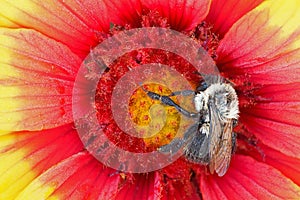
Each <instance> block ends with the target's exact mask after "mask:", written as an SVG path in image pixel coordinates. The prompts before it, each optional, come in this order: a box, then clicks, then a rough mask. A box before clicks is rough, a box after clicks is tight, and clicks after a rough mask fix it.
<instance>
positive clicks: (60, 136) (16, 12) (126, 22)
mask: <svg viewBox="0 0 300 200" xmlns="http://www.w3.org/2000/svg"><path fill="white" fill-rule="evenodd" d="M299 8H300V5H299V2H298V1H297V0H287V1H283V0H278V1H262V0H256V1H251V2H245V1H235V0H227V1H222V0H212V1H210V0H201V1H183V2H181V1H154V0H152V1H134V0H130V1H122V2H119V1H96V0H90V1H72V0H69V1H33V0H25V1H24V0H23V1H13V2H11V1H2V2H1V7H0V26H1V28H0V52H1V57H0V61H1V69H2V70H1V72H0V113H1V115H0V130H1V132H0V163H1V166H0V199H14V198H17V199H44V198H50V197H54V198H55V197H56V198H59V199H298V198H299V197H300V187H299V185H300V181H299V180H300V171H299V169H300V154H299V152H300V143H299V141H300V140H299V137H300V131H299V130H300V129H299V126H300V124H299V122H300V113H299V110H300V95H299V94H300V76H299V73H300V67H299V66H300V63H299V62H300V57H299V55H300V52H299V49H300V42H299V41H300V27H299V25H298V24H299V23H298V19H299V18H300V16H299V15H300V12H299ZM152 26H155V27H160V28H165V29H167V30H176V31H178V32H181V34H185V36H186V37H189V38H191V39H192V40H193V41H195V42H196V43H197V44H199V45H201V46H202V47H203V49H205V50H206V52H207V55H210V58H211V60H212V61H211V62H213V63H215V64H216V66H217V67H218V69H219V71H220V74H221V75H222V76H223V77H224V78H226V80H228V82H230V83H232V85H233V87H234V88H235V90H236V92H237V95H238V99H239V110H240V114H239V115H240V116H239V122H238V125H237V126H236V127H235V128H234V132H236V133H237V148H236V152H235V154H234V155H233V156H232V159H231V163H230V166H229V168H228V171H227V173H226V174H225V175H224V176H223V177H218V175H217V174H210V173H209V172H208V171H207V167H206V166H204V165H201V164H197V163H192V162H190V161H188V160H187V159H185V158H184V156H182V157H180V158H179V159H177V160H176V161H174V162H173V163H171V164H170V165H168V166H164V167H162V168H161V169H155V170H154V171H151V172H147V173H129V172H127V171H126V169H122V168H120V169H119V170H116V169H113V168H110V167H108V166H106V165H105V164H103V163H101V162H100V161H99V160H97V159H96V158H95V157H94V156H93V153H95V152H96V153H97V152H99V151H100V150H99V149H101V148H102V149H106V146H107V144H106V143H101V144H99V143H98V142H97V141H98V137H99V135H97V134H98V133H99V132H98V131H97V130H96V129H93V128H94V127H93V126H87V125H89V122H90V121H91V118H90V117H91V116H92V114H93V115H94V114H95V116H96V119H97V124H98V123H99V124H100V125H101V127H102V128H103V129H102V130H103V131H102V132H101V133H102V134H105V135H106V136H107V137H108V138H109V139H110V140H111V141H112V142H113V143H114V144H115V145H117V146H118V147H119V148H122V149H125V150H126V151H130V152H138V153H148V152H151V151H153V150H156V149H157V148H158V147H160V146H161V145H165V144H167V143H168V142H170V140H171V139H172V138H174V136H175V135H176V132H178V130H180V127H181V128H183V130H186V129H187V128H188V126H189V124H188V122H184V123H183V124H181V125H182V126H179V121H180V122H181V120H182V119H183V117H182V116H181V114H180V113H178V112H177V111H176V109H175V108H174V107H172V106H162V105H161V104H160V103H159V102H157V101H154V100H152V99H149V98H148V97H147V95H146V93H145V92H144V91H143V89H142V88H138V89H136V90H134V91H133V93H132V94H131V95H130V96H129V98H128V99H129V101H128V106H127V107H126V108H128V109H127V110H126V112H127V113H129V114H128V116H129V117H128V118H129V119H130V120H132V121H133V122H134V123H135V124H137V125H138V126H137V127H138V129H137V130H138V131H137V132H138V133H141V134H142V135H145V134H146V135H147V134H148V132H147V131H149V130H156V131H157V130H159V134H157V135H154V136H151V137H147V139H145V138H138V137H132V136H130V135H128V134H127V132H125V131H124V130H122V129H120V127H118V126H117V124H116V121H115V119H117V118H116V116H114V115H113V112H112V111H111V110H112V109H114V105H120V104H121V103H122V101H117V100H122V98H116V102H117V104H114V102H113V101H112V96H113V95H114V94H115V93H114V92H113V91H114V90H115V89H118V83H120V82H121V81H122V80H124V77H125V76H126V74H127V73H130V71H131V70H135V69H139V66H142V67H145V66H146V65H147V64H151V63H161V64H162V67H161V68H160V69H164V68H163V65H164V66H172V68H173V69H176V70H177V71H179V72H180V74H182V77H185V78H186V79H187V80H188V83H189V84H190V85H192V87H193V88H196V87H197V85H198V84H199V82H200V80H201V76H200V75H199V74H197V73H194V70H193V66H192V64H191V63H188V62H186V60H184V58H183V57H181V56H180V55H177V54H176V53H174V52H167V51H165V50H163V49H153V48H144V49H135V50H133V51H131V52H128V53H126V54H124V55H122V56H120V57H119V58H118V59H116V60H114V62H112V63H111V65H109V66H107V68H105V69H106V71H105V70H104V71H102V72H103V75H102V76H101V77H100V78H99V73H97V66H99V65H100V66H101V65H102V64H103V63H99V62H100V61H101V60H99V59H98V56H102V54H100V53H98V50H99V49H98V50H97V48H94V47H96V46H97V45H98V44H101V43H102V42H103V41H107V40H108V38H110V37H113V36H118V34H120V33H124V31H128V30H129V31H130V30H133V29H134V28H142V27H152ZM152 36H153V35H149V38H150V39H151V37H152ZM145 37H146V36H145ZM145 37H142V38H140V39H141V40H143V39H145ZM157 39H158V41H159V39H161V38H157ZM177 42H178V41H177ZM174 43H176V41H174ZM170 44H172V42H170ZM188 47H190V46H188ZM187 49H189V48H187ZM114 50H118V49H117V48H115V49H114ZM183 50H184V49H183ZM89 54H90V55H92V56H91V57H89V58H90V60H86V56H87V55H89ZM200 54H201V52H198V54H197V55H200ZM201 55H202V54H201ZM93 56H94V57H93ZM206 61H207V60H206ZM207 62H210V61H207ZM81 66H85V67H86V69H87V70H88V73H87V74H85V75H86V76H84V77H83V79H80V81H81V82H80V83H81V84H82V85H83V86H87V88H88V84H89V81H95V80H97V81H98V80H99V82H97V85H96V88H95V91H89V90H86V88H85V87H84V88H80V89H79V90H78V91H77V92H78V93H76V94H80V95H78V96H79V97H78V98H80V101H79V102H80V104H79V103H78V101H76V100H78V99H77V96H76V98H75V100H74V96H72V95H74V88H76V87H75V86H76V84H75V81H76V83H78V82H77V81H78V74H79V72H80V67H81ZM147 69H148V68H147ZM151 69H152V68H151V66H150V67H149V70H150V72H153V71H151ZM95 70H96V71H95ZM161 73H162V74H163V73H165V74H164V76H163V77H166V80H161V81H165V82H168V84H169V86H170V87H171V86H174V85H180V84H182V85H183V82H180V80H181V79H177V78H174V77H175V75H173V74H172V73H169V72H166V71H161ZM150 74H151V75H149V76H147V77H155V75H156V74H155V73H150ZM132 77H133V78H132V79H130V80H133V81H134V80H135V79H136V80H138V79H139V78H140V77H142V75H141V76H137V74H135V75H133V76H132ZM122 78H123V79H122ZM178 81H179V82H178ZM179 83H180V84H179ZM82 85H80V86H82ZM143 86H144V87H145V88H146V89H147V90H149V91H153V92H156V93H159V94H162V95H168V94H170V93H171V92H173V91H171V90H170V89H169V87H165V86H162V85H160V84H153V83H150V82H149V83H144V84H143ZM187 87H188V85H187ZM119 88H121V89H120V91H122V87H119ZM183 89H184V87H183ZM90 92H93V94H95V97H94V99H93V100H94V104H93V106H94V107H93V108H94V109H95V111H96V112H95V113H85V114H86V115H84V116H85V118H84V120H83V121H75V122H74V117H73V112H74V108H76V109H78V110H77V111H80V112H81V111H82V112H84V111H85V106H87V105H89V106H90V105H92V104H90V100H91V99H89V98H88V97H90V96H89V95H86V94H87V93H90ZM181 98H182V99H181ZM172 99H173V100H174V101H175V102H179V101H180V102H181V101H186V102H187V103H184V105H185V106H187V107H186V108H187V109H189V110H191V109H193V105H191V104H189V103H188V102H190V100H191V99H188V100H185V97H178V98H173V97H172ZM124 104H125V105H127V104H126V103H124ZM114 117H115V119H114ZM120 119H121V120H122V119H124V122H126V121H125V118H122V117H121V118H120ZM165 124H167V125H165ZM78 125H79V126H78ZM145 125H149V127H150V128H147V129H145V128H143V127H144V126H145ZM126 127H127V126H126ZM126 127H125V128H126ZM162 127H163V128H162ZM80 128H82V129H84V130H86V129H88V130H91V131H90V132H89V134H88V135H87V138H85V139H83V138H81V137H82V136H81V135H80V134H79V132H80ZM147 136H148V135H147ZM84 141H86V143H85V142H84ZM113 153H115V152H114V151H107V152H106V154H101V155H103V158H106V157H107V158H110V156H111V155H112V154H113ZM121 158H123V160H122V162H126V161H127V160H128V159H129V157H121ZM106 164H107V163H106ZM125 165H126V164H125ZM126 166H127V165H126ZM128 166H130V165H128Z"/></svg>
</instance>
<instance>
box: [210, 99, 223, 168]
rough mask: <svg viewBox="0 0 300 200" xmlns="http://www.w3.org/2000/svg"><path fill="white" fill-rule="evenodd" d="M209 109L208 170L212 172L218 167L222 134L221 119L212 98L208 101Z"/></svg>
mask: <svg viewBox="0 0 300 200" xmlns="http://www.w3.org/2000/svg"><path fill="white" fill-rule="evenodd" d="M208 110H209V118H210V119H209V120H210V126H209V138H210V141H209V171H210V173H214V171H215V169H217V168H219V165H220V163H218V158H217V156H218V152H219V150H220V148H221V144H220V138H221V135H222V124H221V119H220V117H219V115H218V111H217V108H216V105H215V103H214V102H213V100H212V99H210V100H209V102H208Z"/></svg>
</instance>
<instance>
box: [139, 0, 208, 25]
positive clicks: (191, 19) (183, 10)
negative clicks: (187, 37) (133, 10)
mask: <svg viewBox="0 0 300 200" xmlns="http://www.w3.org/2000/svg"><path fill="white" fill-rule="evenodd" d="M142 4H143V5H144V6H146V7H147V8H148V9H150V10H154V11H158V12H159V13H160V14H161V15H162V16H163V17H166V18H167V19H168V20H169V21H168V22H169V23H170V25H171V27H172V28H173V29H176V30H190V29H192V28H194V27H195V26H196V25H197V24H199V23H200V22H201V21H202V20H203V19H204V18H205V17H206V15H207V13H208V11H209V6H210V0H202V1H196V0H192V1H179V0H175V1H160V0H150V1H149V0H145V1H142Z"/></svg>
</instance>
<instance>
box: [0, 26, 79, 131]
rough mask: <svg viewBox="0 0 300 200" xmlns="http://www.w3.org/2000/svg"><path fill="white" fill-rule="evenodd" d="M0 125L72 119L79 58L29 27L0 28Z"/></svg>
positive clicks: (35, 126)
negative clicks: (74, 85)
mask: <svg viewBox="0 0 300 200" xmlns="http://www.w3.org/2000/svg"><path fill="white" fill-rule="evenodd" d="M0 32H1V39H0V51H1V58H0V62H1V63H2V70H1V72H0V83H1V88H0V90H1V93H0V97H1V98H0V108H1V109H0V113H1V115H0V125H1V129H4V130H40V129H47V128H52V127H57V126H59V125H62V124H66V123H69V122H72V108H71V106H72V105H71V104H72V89H73V82H74V80H75V76H76V72H77V69H78V68H79V66H80V63H81V59H79V58H78V57H77V56H76V55H75V54H73V53H72V52H71V51H70V50H69V49H68V48H67V47H65V46H64V45H61V44H60V43H57V42H56V41H54V40H52V39H49V38H47V37H45V36H43V35H42V34H40V33H37V32H35V31H32V30H25V29H18V30H16V29H4V28H2V29H1V30H0Z"/></svg>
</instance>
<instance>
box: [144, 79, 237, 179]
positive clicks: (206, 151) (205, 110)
mask: <svg viewBox="0 0 300 200" xmlns="http://www.w3.org/2000/svg"><path fill="white" fill-rule="evenodd" d="M143 90H144V91H145V92H146V93H147V95H148V96H149V97H150V98H152V99H155V100H159V101H161V103H162V104H165V105H167V106H173V107H175V108H176V109H177V110H178V111H179V112H180V113H182V114H183V115H184V116H186V117H189V118H195V119H196V120H195V123H194V124H193V125H191V126H190V127H189V128H188V130H187V131H186V132H185V133H184V136H183V138H175V139H173V140H172V141H171V143H169V144H167V145H164V146H162V147H160V148H159V151H160V152H163V153H166V152H170V153H172V152H177V151H178V150H179V149H180V148H181V147H183V151H184V155H185V157H186V158H187V159H188V160H189V161H192V162H195V163H199V164H203V165H208V168H209V171H210V173H211V174H213V173H214V172H216V173H217V174H218V176H223V175H224V174H225V173H226V172H227V170H228V167H229V164H230V161H231V157H232V155H233V153H234V151H235V147H236V134H235V133H234V132H233V128H234V126H236V124H237V120H238V117H239V116H238V114H239V108H238V97H237V94H236V91H235V90H234V88H233V87H232V86H231V84H230V83H226V82H225V80H224V79H222V78H221V77H219V76H211V78H208V79H206V82H202V83H201V84H200V85H199V86H198V88H197V89H196V91H192V90H187V91H178V92H174V93H172V94H170V95H168V96H163V95H159V94H157V93H154V92H151V91H147V90H146V89H144V88H143ZM175 95H194V106H195V110H196V111H197V112H189V111H187V110H186V109H184V108H182V107H181V106H179V105H178V104H176V103H175V102H174V101H173V100H172V99H171V98H170V97H171V96H175Z"/></svg>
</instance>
